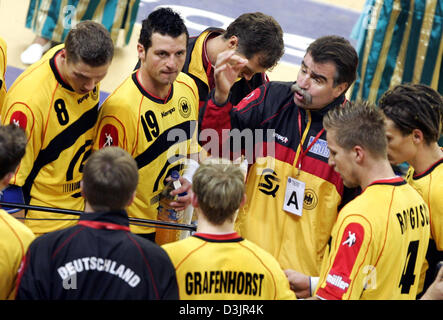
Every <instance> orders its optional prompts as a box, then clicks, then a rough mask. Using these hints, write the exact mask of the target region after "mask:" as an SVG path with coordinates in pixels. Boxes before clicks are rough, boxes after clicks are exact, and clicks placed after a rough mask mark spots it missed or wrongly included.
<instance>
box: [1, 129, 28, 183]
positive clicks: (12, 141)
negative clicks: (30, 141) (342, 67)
mask: <svg viewBox="0 0 443 320" xmlns="http://www.w3.org/2000/svg"><path fill="white" fill-rule="evenodd" d="M26 143H27V138H26V134H25V131H24V130H23V129H22V128H20V127H17V126H15V125H13V124H9V125H6V126H3V125H1V126H0V179H2V178H4V177H5V176H6V175H7V174H8V173H10V172H15V170H16V169H17V166H18V165H19V163H20V161H21V159H22V158H23V156H24V155H25V150H26Z"/></svg>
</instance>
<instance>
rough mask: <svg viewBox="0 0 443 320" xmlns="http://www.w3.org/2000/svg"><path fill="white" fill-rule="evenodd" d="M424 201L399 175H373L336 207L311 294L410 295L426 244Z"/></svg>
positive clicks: (385, 297)
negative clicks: (375, 178)
mask: <svg viewBox="0 0 443 320" xmlns="http://www.w3.org/2000/svg"><path fill="white" fill-rule="evenodd" d="M429 233H430V227H429V212H428V207H427V205H426V203H425V202H424V201H423V199H422V198H421V197H420V195H419V194H418V193H417V191H415V190H414V189H413V188H412V187H411V186H410V185H409V184H407V183H406V181H405V180H403V179H402V178H400V177H398V178H393V179H385V180H378V181H374V182H373V183H372V184H370V185H369V186H368V187H367V188H366V189H365V190H364V191H363V193H362V194H361V195H360V196H358V197H357V198H355V199H354V200H353V201H351V202H349V203H348V204H347V205H346V206H345V207H344V208H343V209H342V210H341V211H340V213H339V215H338V218H337V221H336V223H335V225H334V228H333V230H332V234H331V240H330V243H329V245H328V249H327V251H326V253H325V259H324V260H323V265H322V268H321V274H320V280H319V284H318V286H317V291H316V295H317V296H318V297H320V298H322V299H327V300H330V299H331V300H332V299H334V300H335V299H343V300H348V299H352V300H359V299H361V300H374V299H381V300H388V299H389V300H403V299H405V300H407V299H410V300H413V299H415V297H416V294H417V290H418V285H419V278H420V272H421V268H422V265H423V262H424V260H425V255H426V250H427V248H428V239H429Z"/></svg>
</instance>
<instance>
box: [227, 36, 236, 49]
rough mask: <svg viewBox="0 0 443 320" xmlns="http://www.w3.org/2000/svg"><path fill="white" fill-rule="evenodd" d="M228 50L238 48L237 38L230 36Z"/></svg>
mask: <svg viewBox="0 0 443 320" xmlns="http://www.w3.org/2000/svg"><path fill="white" fill-rule="evenodd" d="M228 48H229V49H231V50H236V49H237V48H238V37H237V36H231V37H230V38H229V40H228Z"/></svg>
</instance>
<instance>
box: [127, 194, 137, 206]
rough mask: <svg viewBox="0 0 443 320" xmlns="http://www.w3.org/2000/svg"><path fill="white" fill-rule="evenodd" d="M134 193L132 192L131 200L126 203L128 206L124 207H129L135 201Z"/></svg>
mask: <svg viewBox="0 0 443 320" xmlns="http://www.w3.org/2000/svg"><path fill="white" fill-rule="evenodd" d="M136 193H137V192H136V191H134V192H133V193H132V196H131V198H130V199H129V201H128V204H127V205H126V207H129V206H130V205H131V204H132V203H133V202H134V199H135V195H136Z"/></svg>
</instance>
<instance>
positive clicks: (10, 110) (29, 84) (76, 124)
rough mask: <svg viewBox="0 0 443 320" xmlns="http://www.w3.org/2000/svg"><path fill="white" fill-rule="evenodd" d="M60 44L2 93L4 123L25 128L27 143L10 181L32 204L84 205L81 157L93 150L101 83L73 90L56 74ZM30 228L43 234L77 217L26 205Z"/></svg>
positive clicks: (51, 205) (82, 159) (61, 206)
mask: <svg viewBox="0 0 443 320" xmlns="http://www.w3.org/2000/svg"><path fill="white" fill-rule="evenodd" d="M62 47H63V45H60V46H57V47H55V48H53V49H51V50H50V51H49V52H47V53H46V55H45V56H44V57H43V58H42V59H41V60H40V61H39V62H37V63H35V64H33V65H32V66H30V67H29V68H28V69H26V70H25V71H24V72H23V73H22V74H21V75H20V76H19V77H18V78H17V79H16V81H15V82H14V84H13V85H12V86H11V88H10V89H9V90H8V93H7V95H6V99H5V104H4V106H3V109H2V113H1V119H2V123H3V124H9V123H14V124H15V125H17V126H20V127H21V128H23V129H24V130H25V131H26V135H27V136H28V144H27V146H26V154H25V156H24V157H23V159H22V161H21V163H20V165H19V167H18V169H17V171H16V174H15V176H14V178H13V179H12V180H11V184H13V185H17V186H20V187H22V190H23V194H24V196H25V202H26V203H28V204H31V205H37V206H48V207H56V208H64V209H72V210H83V209H84V199H83V197H82V196H81V194H80V181H81V179H82V172H81V171H82V168H83V162H84V160H86V158H87V156H88V155H89V153H90V152H91V146H92V139H93V134H94V126H95V124H96V121H97V115H98V103H99V87H98V86H97V87H96V88H95V89H94V90H93V91H91V92H89V93H87V94H84V95H82V94H78V93H76V92H75V91H74V90H73V89H72V88H71V87H70V86H69V85H68V84H67V83H65V82H64V81H63V79H62V77H61V76H60V73H59V71H58V69H57V66H56V63H55V57H56V55H58V54H60V52H61V49H62ZM26 217H27V218H29V219H34V218H36V219H42V218H44V219H65V220H64V221H61V220H26V225H28V226H29V227H30V228H31V229H32V231H33V232H34V233H37V234H40V233H47V232H50V231H54V230H58V229H62V228H65V227H68V226H71V225H73V224H75V223H76V221H75V220H66V219H77V218H78V217H77V216H71V215H68V216H66V215H60V214H56V213H47V212H41V211H32V210H29V211H28V212H27V214H26Z"/></svg>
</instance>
